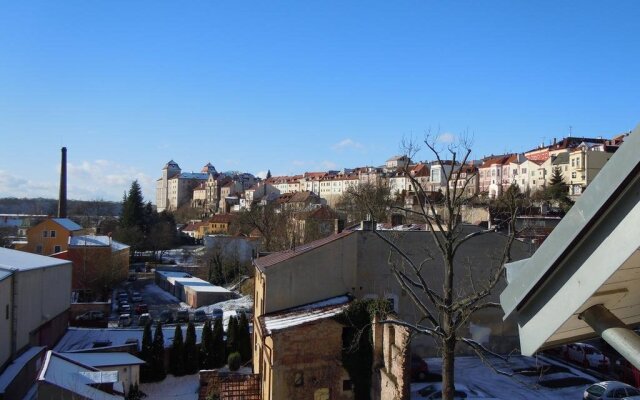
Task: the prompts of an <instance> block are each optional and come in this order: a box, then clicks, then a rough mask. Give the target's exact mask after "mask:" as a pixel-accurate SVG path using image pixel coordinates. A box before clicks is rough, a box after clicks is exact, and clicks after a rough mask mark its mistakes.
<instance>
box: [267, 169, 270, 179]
mask: <svg viewBox="0 0 640 400" xmlns="http://www.w3.org/2000/svg"><path fill="white" fill-rule="evenodd" d="M269 178H271V170H270V169H268V170H267V179H269Z"/></svg>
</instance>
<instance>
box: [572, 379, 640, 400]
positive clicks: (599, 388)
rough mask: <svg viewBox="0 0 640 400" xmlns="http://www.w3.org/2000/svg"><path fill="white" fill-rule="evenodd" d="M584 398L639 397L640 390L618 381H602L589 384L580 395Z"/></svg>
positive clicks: (597, 399)
mask: <svg viewBox="0 0 640 400" xmlns="http://www.w3.org/2000/svg"><path fill="white" fill-rule="evenodd" d="M582 398H583V399H584V400H608V399H623V398H626V399H640V390H638V389H636V388H634V387H633V386H631V385H627V384H626V383H622V382H618V381H604V382H598V383H594V384H593V385H591V386H589V387H588V388H587V389H586V390H585V391H584V394H583V396H582Z"/></svg>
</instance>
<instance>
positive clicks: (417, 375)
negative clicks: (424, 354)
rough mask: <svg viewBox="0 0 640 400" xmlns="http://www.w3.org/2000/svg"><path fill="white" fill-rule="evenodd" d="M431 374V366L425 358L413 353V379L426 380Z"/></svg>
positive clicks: (417, 380)
mask: <svg viewBox="0 0 640 400" xmlns="http://www.w3.org/2000/svg"><path fill="white" fill-rule="evenodd" d="M427 375H429V366H428V365H427V363H426V361H424V359H422V358H420V357H419V356H418V355H416V354H411V380H412V381H416V382H424V381H425V380H426V379H427Z"/></svg>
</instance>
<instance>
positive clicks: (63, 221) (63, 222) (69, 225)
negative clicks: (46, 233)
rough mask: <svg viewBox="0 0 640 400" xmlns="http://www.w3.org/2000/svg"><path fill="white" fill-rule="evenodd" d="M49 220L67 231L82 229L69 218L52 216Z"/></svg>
mask: <svg viewBox="0 0 640 400" xmlns="http://www.w3.org/2000/svg"><path fill="white" fill-rule="evenodd" d="M51 220H52V221H53V222H55V223H57V224H58V225H60V226H62V227H63V228H65V229H66V230H68V231H79V230H80V229H82V227H81V226H80V225H78V224H76V223H75V222H73V221H72V220H70V219H69V218H52V219H51Z"/></svg>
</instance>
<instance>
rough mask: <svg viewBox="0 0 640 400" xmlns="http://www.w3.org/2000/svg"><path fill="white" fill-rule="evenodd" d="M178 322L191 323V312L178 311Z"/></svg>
mask: <svg viewBox="0 0 640 400" xmlns="http://www.w3.org/2000/svg"><path fill="white" fill-rule="evenodd" d="M176 321H178V322H189V310H186V309H180V310H178V311H176Z"/></svg>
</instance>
